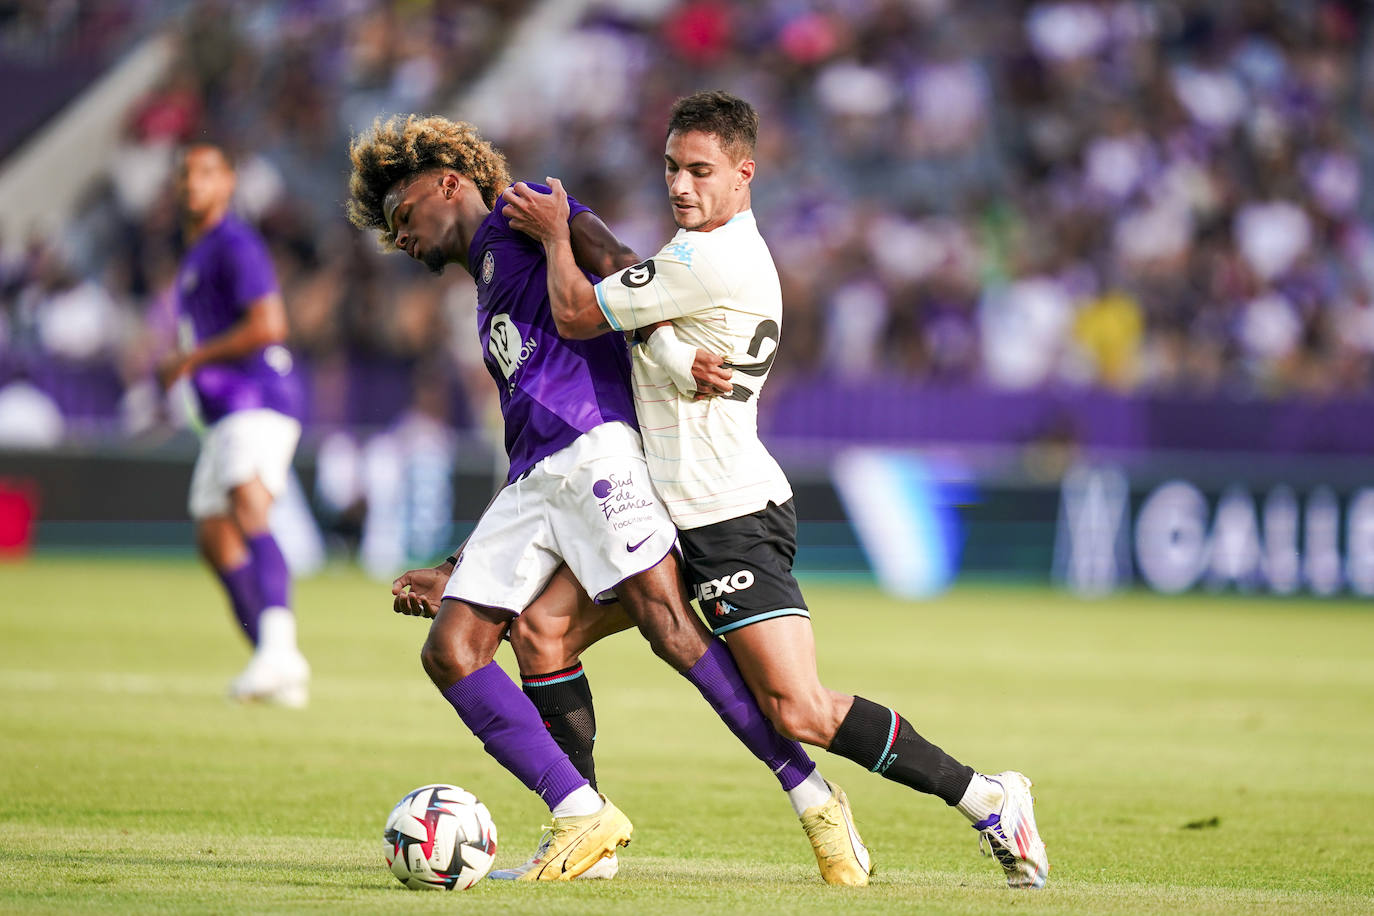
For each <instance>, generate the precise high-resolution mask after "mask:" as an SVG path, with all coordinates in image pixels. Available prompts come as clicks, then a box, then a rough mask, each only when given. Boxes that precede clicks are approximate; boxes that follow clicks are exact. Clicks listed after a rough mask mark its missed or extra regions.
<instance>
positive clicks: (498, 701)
mask: <svg viewBox="0 0 1374 916" xmlns="http://www.w3.org/2000/svg"><path fill="white" fill-rule="evenodd" d="M350 155H351V159H352V163H353V172H352V175H351V176H350V181H349V190H350V195H351V200H350V202H349V217H350V219H351V220H352V221H353V223H354V224H355V225H356V226H358V227H359V228H364V229H372V230H375V231H376V232H377V233H378V235H379V237H380V239H381V240H382V242H383V244H387V245H394V246H395V247H397V248H400V249H402V250H404V251H405V252H406V253H407V254H408V255H410V256H411V257H412V258H414V259H416V260H419V261H421V262H423V263H424V264H425V265H426V266H428V267H429V268H430V269H431V270H432V271H434V272H436V273H437V272H441V271H442V270H443V269H444V267H445V266H446V265H447V264H451V263H456V264H459V265H461V266H462V267H463V268H464V269H465V270H467V271H468V272H469V273H470V274H471V275H472V276H473V279H474V280H475V281H476V284H477V292H478V297H477V315H476V319H477V325H478V333H479V335H480V338H481V342H482V345H483V350H484V357H485V360H486V364H487V367H488V370H489V371H490V373H491V375H492V378H493V380H494V381H495V382H496V384H497V388H498V390H499V393H500V401H501V409H502V414H503V417H504V419H505V440H506V442H505V444H506V451H507V454H508V455H509V457H510V471H509V476H508V478H507V482H506V484H505V486H504V487H503V488H502V489H501V490H500V491H499V492H498V493H497V494H496V496H495V497H494V498H493V500H492V502H491V504H490V505H489V506H488V507H487V509H486V510H485V511H484V512H483V514H482V516H481V518H480V519H479V520H478V522H477V525H476V527H475V529H474V530H473V532H472V535H471V536H470V537H469V539H468V541H467V542H466V543H465V545H464V546H463V548H462V549H461V552H460V553H459V555H458V556H456V557H450V558H449V559H448V560H446V561H445V562H444V563H443V564H441V565H440V566H439V567H437V568H436V569H433V570H413V571H411V572H410V573H407V574H406V575H405V576H403V577H402V578H401V579H399V580H398V581H397V587H396V588H395V589H394V591H396V592H401V590H402V589H403V588H406V587H408V588H410V589H411V591H412V592H418V593H421V594H423V595H427V596H433V597H434V599H435V601H436V602H438V603H439V610H438V613H437V615H436V616H435V618H434V622H433V624H432V625H431V628H430V631H429V635H428V637H427V639H426V641H425V645H424V648H423V649H422V651H421V660H422V662H423V665H424V668H425V671H426V673H427V674H428V675H429V677H430V679H431V681H433V683H434V685H435V686H436V687H437V688H438V689H439V691H440V692H441V693H442V694H443V696H444V698H445V699H447V700H448V701H449V703H450V704H451V705H452V706H453V708H454V710H455V711H456V712H457V713H458V715H459V717H460V718H461V719H462V720H463V722H464V723H465V724H466V725H467V726H468V727H469V729H471V731H472V732H473V734H474V735H476V736H477V737H478V738H480V739H481V740H482V742H483V745H484V747H485V749H486V750H487V752H488V753H490V754H491V755H492V756H493V757H494V758H496V760H497V761H498V762H500V763H501V764H502V765H503V766H504V767H505V768H506V769H507V770H509V771H510V772H511V773H512V774H514V775H515V776H516V777H517V778H518V779H519V780H520V781H521V782H522V783H523V784H524V785H525V786H526V787H527V788H529V789H531V790H532V791H534V792H536V793H537V794H538V795H539V796H540V797H541V798H542V799H543V800H544V802H545V803H546V804H548V806H549V809H550V811H551V812H552V814H553V826H552V828H550V833H549V835H548V836H547V838H546V841H545V843H542V844H541V848H540V850H539V852H537V853H536V855H535V856H534V858H533V859H531V860H530V862H528V863H526V864H525V865H524V866H521V867H520V868H517V869H513V870H510V873H508V874H506V875H505V877H511V878H517V879H521V880H557V879H570V878H575V877H578V876H579V875H581V874H583V873H585V872H587V871H588V870H590V869H592V868H594V867H596V866H597V865H598V864H600V863H601V862H602V861H603V860H604V859H609V858H610V857H612V856H614V855H615V851H616V847H617V846H619V845H624V844H625V843H627V842H628V841H629V839H630V835H631V831H632V829H633V828H632V825H631V824H630V821H629V819H628V818H626V817H625V815H624V814H623V813H622V812H620V810H619V809H617V808H616V807H615V806H614V805H613V804H612V803H610V802H609V801H607V800H606V798H605V796H603V795H601V794H599V793H598V792H597V791H595V790H594V789H593V788H592V786H591V784H590V781H589V779H588V778H587V775H585V774H583V773H580V772H579V770H578V769H577V767H576V766H575V765H574V763H573V762H572V761H571V760H570V759H569V756H568V755H567V754H566V753H565V752H564V751H563V750H562V749H560V747H559V744H558V743H557V742H556V741H555V738H554V736H552V735H551V734H550V732H549V731H548V730H546V728H545V726H544V722H543V721H542V720H541V715H540V710H539V709H537V708H536V707H535V705H533V703H532V702H531V698H530V696H527V695H526V694H525V693H522V692H521V690H520V688H519V687H517V686H516V685H515V683H514V682H512V681H511V679H510V678H509V677H508V676H507V675H506V674H505V673H504V671H502V670H501V668H500V666H498V665H497V664H496V663H495V661H493V659H494V656H495V652H496V649H497V648H498V646H499V645H500V642H501V640H502V637H503V636H504V635H506V634H507V633H508V631H512V630H516V631H518V630H519V629H521V628H522V627H524V626H527V625H529V623H530V621H533V620H535V619H536V618H539V619H541V620H542V621H543V622H545V623H547V622H549V621H550V620H562V621H566V620H567V619H569V615H578V614H579V613H580V612H581V611H582V609H583V605H582V604H581V602H580V600H579V598H578V592H579V591H581V592H585V593H586V594H587V595H589V596H591V597H592V598H596V599H603V600H604V599H608V598H609V597H611V595H612V594H614V596H615V597H617V598H618V599H619V608H620V609H622V610H623V613H624V615H625V616H626V617H628V619H629V620H630V621H632V622H633V623H634V625H636V626H637V627H638V628H639V630H640V632H641V633H642V634H643V635H644V636H645V638H646V639H647V640H648V641H649V643H650V645H651V646H652V648H653V650H654V652H655V654H657V655H658V656H659V657H661V658H663V659H664V660H665V661H667V662H668V663H669V664H671V665H672V666H673V667H674V668H675V669H676V670H677V671H678V672H679V673H681V674H683V676H684V677H686V678H687V680H688V681H690V682H691V683H692V684H693V686H695V687H696V688H697V689H698V691H700V692H701V694H702V696H703V697H704V698H705V699H706V700H707V702H708V703H709V704H710V705H711V707H712V708H713V709H714V710H715V711H716V713H717V714H718V715H719V716H720V717H721V718H722V719H723V720H724V721H725V722H726V724H727V725H728V726H729V727H730V729H731V731H732V732H734V733H735V735H736V736H737V737H738V738H739V739H740V740H741V742H742V743H744V744H745V746H746V747H748V748H749V750H750V751H751V752H752V753H754V755H755V756H757V757H758V758H759V759H761V760H763V761H764V762H765V764H767V765H768V766H769V768H770V770H772V771H773V773H774V775H775V776H776V777H777V779H778V781H779V783H780V784H781V785H782V787H783V789H784V790H786V791H787V793H788V795H789V798H790V800H791V801H792V803H793V806H794V808H798V809H799V810H809V809H813V808H815V809H823V810H824V811H826V812H827V817H828V818H829V820H828V821H827V820H826V818H821V819H820V820H821V821H823V822H824V823H823V824H822V827H827V826H828V827H829V828H830V829H826V830H821V831H819V833H818V832H817V831H813V830H812V829H811V828H809V827H808V829H807V832H808V835H809V836H811V838H812V843H813V848H814V849H815V851H816V854H817V859H818V862H819V864H820V866H821V870H822V874H823V875H824V876H825V877H826V880H828V881H831V882H832V883H850V884H859V883H866V882H867V879H868V867H867V861H866V851H864V856H865V860H864V861H863V863H862V864H860V863H859V862H857V861H856V855H855V851H854V850H853V849H848V850H845V851H839V850H834V849H830V848H828V847H826V845H825V844H826V843H827V842H830V840H831V839H833V835H834V831H835V830H844V829H845V828H843V827H840V826H839V825H840V824H841V823H843V824H846V825H848V833H849V834H850V835H852V836H853V837H855V838H856V839H857V833H855V832H854V831H853V828H852V820H851V819H850V817H849V815H848V811H847V807H845V806H844V805H843V797H842V794H839V793H833V792H832V789H831V787H830V786H829V785H827V784H826V783H825V782H824V781H823V780H819V779H818V778H816V776H815V773H814V770H815V765H814V764H813V763H812V762H811V761H810V759H809V758H807V757H806V755H805V753H804V752H803V751H802V749H801V747H800V745H798V744H797V743H796V742H791V741H785V740H783V739H782V738H781V737H780V736H779V735H778V734H777V732H776V731H775V730H774V729H773V727H772V726H771V725H770V724H769V723H768V722H767V720H766V719H765V718H764V716H763V714H762V712H761V711H760V709H759V707H758V704H757V703H756V702H755V700H754V698H753V696H752V695H751V694H750V693H749V691H748V688H747V687H746V686H745V684H744V682H743V680H742V679H741V677H740V673H739V670H738V668H737V667H736V666H735V664H734V662H733V660H732V659H731V657H730V654H729V651H728V650H727V649H726V647H725V645H724V644H723V643H721V642H720V641H718V640H714V639H711V638H710V634H709V632H708V631H707V630H706V628H705V627H704V626H703V625H702V623H701V621H700V620H699V619H698V618H697V617H696V615H695V614H693V613H692V611H691V610H690V607H689V605H688V603H687V599H686V594H685V591H684V588H683V583H682V579H681V577H680V574H679V568H678V564H677V558H676V555H675V553H674V551H673V548H674V545H675V542H676V537H677V531H676V529H675V528H674V526H673V524H672V521H671V519H670V518H669V516H668V513H667V510H666V509H665V508H664V507H663V505H662V503H661V502H660V501H659V499H658V496H657V494H656V493H655V491H654V489H653V487H652V486H651V485H650V483H649V479H648V473H647V468H646V467H645V462H644V454H643V451H642V446H641V444H640V436H639V433H638V430H637V426H636V421H635V414H634V405H633V403H632V401H631V398H630V388H629V381H630V374H629V373H630V366H629V354H628V351H627V347H626V344H625V340H624V337H623V336H622V335H620V334H617V333H607V334H600V335H589V338H588V339H586V340H581V341H567V340H564V339H563V338H561V337H560V336H559V334H558V332H557V329H556V327H555V325H554V321H553V316H552V314H551V312H550V310H549V300H548V294H547V292H546V284H545V276H544V274H545V270H546V265H545V260H544V253H543V251H542V250H541V248H540V246H539V245H538V244H537V243H535V242H534V241H533V240H532V239H530V238H529V237H528V236H526V235H524V234H523V233H520V232H518V231H515V230H513V229H512V228H511V227H510V226H509V224H508V221H507V219H506V215H505V213H504V212H503V211H504V208H503V204H502V200H501V196H500V195H501V192H502V190H503V189H504V188H506V187H507V186H508V185H509V184H510V178H509V175H508V173H507V170H506V163H505V159H504V157H503V156H502V155H501V154H500V153H499V152H498V151H496V150H495V149H494V148H493V147H492V146H491V145H490V144H488V143H487V142H486V141H484V140H482V138H481V137H480V136H478V134H477V132H476V131H475V130H474V129H473V128H472V127H471V125H468V124H464V123H462V122H453V121H449V120H447V119H444V118H438V117H429V118H421V117H416V116H413V115H412V116H410V117H408V118H405V119H399V118H393V119H391V120H389V121H386V122H381V121H378V122H377V123H375V124H374V125H373V127H372V128H371V129H370V130H369V131H366V132H364V133H362V134H360V135H359V136H357V137H355V138H354V139H353V142H352V143H351V145H350ZM566 219H567V222H568V229H569V233H570V239H571V245H572V249H573V251H574V252H575V255H574V256H575V258H576V261H577V263H578V265H579V269H580V270H583V271H586V274H585V275H586V276H589V277H600V276H602V275H605V274H607V273H611V272H613V271H615V270H616V269H618V268H619V267H623V266H626V265H628V264H631V263H633V262H634V261H635V260H636V257H635V255H634V254H633V253H632V252H630V251H628V249H626V248H625V247H624V246H623V245H621V244H620V242H619V241H618V240H617V239H616V238H615V237H614V236H613V235H612V234H611V233H610V231H609V230H608V229H607V228H606V226H605V224H604V223H602V222H601V220H600V219H598V218H597V217H596V215H595V214H594V213H592V212H591V211H590V210H588V209H587V208H586V207H584V206H582V205H581V204H579V203H577V202H576V201H572V202H570V205H569V211H568V213H567V215H566ZM564 569H566V570H567V571H568V572H570V573H571V575H572V576H573V577H575V583H574V582H571V581H570V580H569V578H568V575H567V572H564V571H563V570H564ZM445 583H446V584H445ZM574 585H575V586H576V587H573V586H574ZM408 595H409V593H406V594H398V596H397V602H398V607H399V606H400V605H401V604H403V603H404V602H406V601H408V600H411V599H410V598H409V597H408ZM440 595H442V600H441V601H440V599H439V596H440ZM414 600H416V601H419V600H422V599H420V598H416V599H414ZM585 610H586V614H587V615H589V616H590V615H596V614H597V610H596V607H595V606H591V605H586V606H585ZM618 613H620V611H605V612H604V616H597V617H594V618H593V619H591V620H590V621H588V619H586V618H582V619H581V620H580V622H579V623H578V624H576V625H577V626H579V627H583V628H584V629H585V630H587V631H596V634H597V635H604V634H606V633H609V632H614V631H616V630H617V629H620V628H621V627H623V625H624V624H623V623H620V622H617V620H618V618H617V617H616V616H615V615H616V614H618ZM518 638H519V637H518V636H517V635H515V634H514V633H513V634H512V640H513V641H514V640H516V639H518ZM580 676H581V674H580V671H576V672H574V671H565V672H551V673H550V676H549V677H544V678H539V677H535V678H533V680H534V681H535V682H538V683H541V684H549V683H557V682H560V681H563V682H568V681H572V680H576V679H578V678H580ZM589 699H590V696H589V695H588V700H589ZM836 795H839V798H838V799H837V797H836ZM803 823H804V824H805V823H806V820H805V819H803ZM818 836H819V837H820V838H819V839H818ZM859 848H860V849H862V844H859Z"/></svg>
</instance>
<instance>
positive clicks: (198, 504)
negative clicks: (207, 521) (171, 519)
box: [188, 409, 301, 519]
mask: <svg viewBox="0 0 1374 916" xmlns="http://www.w3.org/2000/svg"><path fill="white" fill-rule="evenodd" d="M300 437H301V424H300V421H299V420H296V419H294V418H292V417H288V416H287V415H286V414H282V413H277V412H276V411H275V410H266V409H260V410H240V411H238V412H236V413H231V414H229V416H227V417H224V418H223V419H221V420H219V421H218V422H216V423H215V424H214V425H213V426H211V427H210V428H209V429H207V430H206V431H205V438H204V439H202V440H201V443H200V457H199V458H197V459H196V467H195V470H194V471H192V472H191V496H190V499H189V500H188V503H189V508H190V512H191V518H194V519H202V518H209V517H211V516H214V515H227V514H229V492H230V491H231V490H233V489H234V488H235V487H238V486H242V485H243V484H245V483H248V481H250V480H252V479H253V478H254V477H256V478H258V479H259V480H261V481H262V484H263V486H265V487H267V491H268V492H269V493H271V494H272V495H273V496H274V497H276V496H280V495H281V492H282V490H283V489H284V488H285V487H286V476H287V474H288V472H290V470H291V456H292V455H294V454H295V453H296V442H297V441H299V440H300Z"/></svg>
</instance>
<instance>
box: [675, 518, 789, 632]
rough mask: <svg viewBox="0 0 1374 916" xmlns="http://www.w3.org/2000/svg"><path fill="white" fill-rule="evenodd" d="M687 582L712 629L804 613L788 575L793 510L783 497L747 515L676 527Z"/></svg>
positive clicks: (733, 628) (721, 630)
mask: <svg viewBox="0 0 1374 916" xmlns="http://www.w3.org/2000/svg"><path fill="white" fill-rule="evenodd" d="M678 543H680V544H681V545H682V559H683V563H684V565H685V566H686V568H687V587H688V590H689V591H690V592H691V593H692V597H693V598H695V599H697V603H698V604H699V605H701V613H702V616H703V617H705V618H706V623H707V624H708V625H710V627H711V629H712V630H714V631H715V632H716V633H718V634H719V633H728V632H730V631H731V630H737V629H739V628H740V627H742V626H747V625H748V624H751V623H757V622H758V621H760V620H768V619H769V618H772V617H785V616H787V615H790V614H795V615H800V616H802V617H810V616H811V614H810V612H809V611H808V610H807V608H806V601H805V600H804V599H803V598H802V593H801V586H799V585H798V584H797V580H796V579H795V578H793V576H792V558H793V557H795V556H796V555H797V510H796V508H795V507H794V506H793V505H792V500H790V499H789V500H788V501H787V502H785V503H783V504H782V505H781V506H778V505H774V504H773V503H769V504H768V505H767V506H766V507H765V508H763V509H760V510H759V511H758V512H754V513H752V514H750V515H742V516H740V517H739V518H732V519H727V520H726V521H723V522H717V523H716V524H714V525H705V526H703V527H701V528H689V529H687V530H685V531H681V532H679V533H678Z"/></svg>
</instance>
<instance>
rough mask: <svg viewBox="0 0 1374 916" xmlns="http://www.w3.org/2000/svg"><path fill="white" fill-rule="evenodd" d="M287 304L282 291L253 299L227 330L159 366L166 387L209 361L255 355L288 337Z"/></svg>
mask: <svg viewBox="0 0 1374 916" xmlns="http://www.w3.org/2000/svg"><path fill="white" fill-rule="evenodd" d="M286 334H287V322H286V305H285V303H283V302H282V298H281V294H280V293H277V292H270V293H267V294H266V295H263V296H260V297H258V298H257V299H255V300H253V301H252V302H251V303H250V304H249V306H248V308H247V309H246V310H245V311H244V313H243V317H242V318H240V319H239V320H238V321H236V322H235V323H234V324H233V325H231V326H230V327H229V328H228V330H226V331H224V332H223V333H221V334H216V335H215V336H214V337H210V338H207V339H206V340H203V341H201V342H200V343H199V344H198V345H197V346H196V347H195V348H194V349H192V350H190V351H185V352H181V353H177V354H175V355H173V356H171V357H169V358H168V359H167V360H166V361H165V362H163V364H162V365H161V366H160V367H159V369H158V380H159V381H160V382H161V383H162V387H163V388H170V387H171V386H172V383H174V382H175V381H176V380H177V379H179V378H181V377H182V376H184V375H188V374H190V373H192V372H195V371H196V370H197V369H199V368H200V367H201V366H204V365H207V364H209V363H227V362H234V361H235V360H240V359H243V358H245V357H248V356H252V355H253V354H254V353H257V352H258V351H260V350H263V349H266V348H267V347H270V346H272V345H273V344H279V343H283V342H285V340H286Z"/></svg>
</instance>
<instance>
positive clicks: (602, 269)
mask: <svg viewBox="0 0 1374 916" xmlns="http://www.w3.org/2000/svg"><path fill="white" fill-rule="evenodd" d="M568 231H569V233H570V235H571V238H570V241H571V242H572V251H573V259H574V260H575V261H576V262H577V266H578V267H580V268H582V269H583V270H585V271H586V272H587V273H590V274H596V275H597V276H598V277H605V276H608V275H610V274H613V273H616V272H617V271H620V270H624V269H625V268H626V267H629V266H630V265H631V264H637V263H638V262H639V255H637V254H635V252H634V249H633V248H631V247H630V246H629V245H626V244H625V243H624V242H622V241H621V240H620V239H618V238H616V237H615V233H614V232H612V231H611V230H610V227H608V226H607V225H606V224H605V223H603V222H602V221H601V218H600V217H599V216H597V215H596V214H595V213H593V212H591V211H590V210H583V211H581V212H580V213H578V214H577V215H576V216H574V217H573V218H572V222H571V223H569V224H568Z"/></svg>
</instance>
